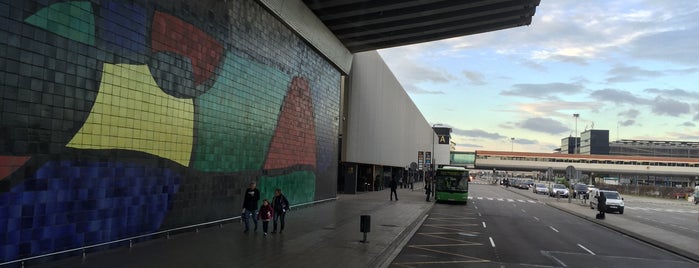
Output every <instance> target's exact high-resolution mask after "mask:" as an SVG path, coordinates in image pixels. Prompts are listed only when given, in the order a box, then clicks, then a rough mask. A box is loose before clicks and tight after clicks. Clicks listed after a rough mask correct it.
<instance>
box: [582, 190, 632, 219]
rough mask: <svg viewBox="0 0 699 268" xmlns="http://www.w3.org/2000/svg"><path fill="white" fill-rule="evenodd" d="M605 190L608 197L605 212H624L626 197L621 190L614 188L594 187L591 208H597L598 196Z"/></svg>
mask: <svg viewBox="0 0 699 268" xmlns="http://www.w3.org/2000/svg"><path fill="white" fill-rule="evenodd" d="M600 192H603V193H604V197H606V198H607V209H606V211H605V212H611V211H617V212H619V214H624V198H623V197H621V194H619V192H617V191H614V190H600V189H593V190H592V191H591V192H590V209H597V197H598V196H599V193H600Z"/></svg>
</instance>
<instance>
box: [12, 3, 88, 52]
mask: <svg viewBox="0 0 699 268" xmlns="http://www.w3.org/2000/svg"><path fill="white" fill-rule="evenodd" d="M25 22H27V23H29V24H33V25H35V26H37V27H41V28H44V29H46V30H48V31H51V32H53V33H55V34H58V35H60V36H63V37H65V38H69V39H72V40H75V41H78V42H82V43H85V44H89V45H94V44H95V18H94V16H93V13H92V5H91V4H90V2H65V3H56V4H53V5H50V6H48V7H46V8H43V9H41V10H39V11H38V12H36V13H35V14H34V15H32V16H30V17H28V18H27V19H26V20H25Z"/></svg>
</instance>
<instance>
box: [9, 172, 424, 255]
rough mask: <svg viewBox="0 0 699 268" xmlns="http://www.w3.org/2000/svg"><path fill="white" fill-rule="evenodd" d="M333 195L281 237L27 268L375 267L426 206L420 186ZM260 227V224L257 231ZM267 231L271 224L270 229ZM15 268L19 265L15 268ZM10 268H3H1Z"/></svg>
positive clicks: (292, 217)
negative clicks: (392, 195)
mask: <svg viewBox="0 0 699 268" xmlns="http://www.w3.org/2000/svg"><path fill="white" fill-rule="evenodd" d="M415 189H416V190H415V191H411V190H409V189H398V198H399V201H389V190H383V191H378V192H369V193H363V194H357V195H339V196H338V198H337V200H336V201H328V202H324V203H320V204H317V205H312V206H307V207H303V208H296V209H294V208H292V210H291V211H290V212H289V213H288V214H287V216H286V220H287V223H286V228H285V230H284V233H283V234H269V235H268V236H266V237H265V236H264V235H263V233H262V226H260V228H259V230H258V231H257V232H250V233H248V234H244V233H243V229H242V224H241V223H240V221H235V222H229V223H227V224H223V225H221V226H220V227H219V226H216V227H210V228H205V229H201V230H199V231H198V232H194V231H192V232H186V233H182V234H178V235H173V236H170V237H169V239H167V238H158V239H154V240H149V241H145V242H141V243H137V244H134V245H133V247H132V248H129V247H122V248H117V249H113V250H105V251H100V252H95V253H89V254H87V255H86V257H85V258H84V259H83V258H80V257H72V258H69V259H64V260H59V261H50V262H45V263H39V264H37V263H34V264H32V263H27V265H28V266H31V267H103V268H109V267H328V266H333V267H380V266H387V265H388V264H387V262H389V261H390V259H391V258H392V257H393V256H394V255H395V254H397V253H396V252H397V251H398V250H399V249H400V248H399V247H400V245H402V244H404V241H406V240H407V239H408V238H410V237H411V236H412V233H413V232H414V230H415V229H416V227H417V226H419V225H420V223H421V222H422V220H424V217H425V214H426V213H427V211H429V209H430V208H431V207H432V206H433V203H432V202H425V195H424V193H423V192H422V190H417V189H422V185H421V184H418V185H416V187H415ZM361 215H370V216H371V232H370V233H368V237H367V240H368V243H362V242H360V240H362V239H363V236H362V233H360V232H359V220H360V216H361ZM260 225H261V224H260ZM270 228H271V224H270ZM17 266H18V265H17ZM8 267H10V266H8Z"/></svg>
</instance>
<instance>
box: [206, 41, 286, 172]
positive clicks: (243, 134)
mask: <svg viewBox="0 0 699 268" xmlns="http://www.w3.org/2000/svg"><path fill="white" fill-rule="evenodd" d="M290 82H291V77H290V76H289V75H287V74H285V73H282V72H281V71H279V70H276V69H274V68H272V67H269V66H265V65H263V64H260V63H255V62H252V61H250V60H247V59H244V58H241V57H238V56H235V55H232V54H230V53H228V54H227V55H226V58H225V60H224V63H223V66H222V70H221V72H220V74H219V75H218V77H217V79H216V82H215V84H214V85H213V87H212V88H211V89H210V90H209V91H207V92H206V93H205V94H203V95H201V96H199V97H198V98H197V99H196V100H195V102H196V107H197V109H198V110H197V114H196V120H195V121H196V130H197V140H198V142H197V146H196V150H195V154H194V158H193V163H192V167H194V168H196V169H198V170H201V171H206V172H237V171H244V170H259V169H262V165H263V163H264V161H265V157H266V156H267V150H268V147H269V143H270V141H271V139H272V136H273V135H274V129H275V128H276V126H277V118H278V117H279V113H280V109H281V106H282V102H283V101H284V96H285V95H286V91H287V89H288V87H289V83H290Z"/></svg>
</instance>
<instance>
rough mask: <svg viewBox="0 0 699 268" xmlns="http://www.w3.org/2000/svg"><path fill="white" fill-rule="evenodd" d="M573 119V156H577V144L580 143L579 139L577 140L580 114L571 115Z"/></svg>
mask: <svg viewBox="0 0 699 268" xmlns="http://www.w3.org/2000/svg"><path fill="white" fill-rule="evenodd" d="M573 117H575V139H574V141H575V145H574V146H573V154H578V146H579V145H578V144H579V143H580V138H578V117H580V114H573Z"/></svg>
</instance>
